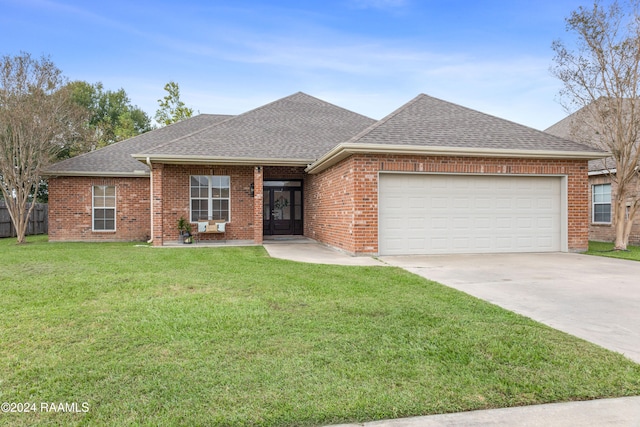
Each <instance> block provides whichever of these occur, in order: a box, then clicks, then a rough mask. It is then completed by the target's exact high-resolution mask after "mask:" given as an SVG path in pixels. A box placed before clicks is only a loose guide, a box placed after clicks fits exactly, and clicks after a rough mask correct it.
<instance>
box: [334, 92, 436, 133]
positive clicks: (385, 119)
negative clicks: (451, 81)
mask: <svg viewBox="0 0 640 427" xmlns="http://www.w3.org/2000/svg"><path fill="white" fill-rule="evenodd" d="M422 97H427V95H425V94H424V93H420V94H418V96H416V97H415V98H413V99H411V100H409V101H408V102H406V103H404V104H402V105H401V106H400V107H398V108H396V109H395V110H393V111H392V112H391V113H389V114H387V115H386V116H384V117H383V118H381V119H380V120H378V121H377V122H375V123H373V124H372V125H371V126H369V127H367V128H366V129H364V130H363V131H361V132H360V133H358V134H356V135H354V136H353V137H351V139H349V140H348V141H346V142H345V144H352V143H355V142H357V141H358V140H359V139H361V138H363V137H364V136H365V135H367V134H369V133H371V132H373V131H374V130H375V129H377V128H379V127H380V126H382V125H383V124H385V123H387V122H388V121H389V120H391V119H392V118H393V117H395V116H397V115H398V114H400V112H402V111H403V110H405V109H407V108H408V107H409V106H410V105H413V104H415V103H416V102H417V101H418V99H420V98H422Z"/></svg>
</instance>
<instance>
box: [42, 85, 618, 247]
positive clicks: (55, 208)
mask: <svg viewBox="0 0 640 427" xmlns="http://www.w3.org/2000/svg"><path fill="white" fill-rule="evenodd" d="M605 155H606V153H604V152H602V151H600V150H597V149H594V148H592V147H589V146H586V145H582V144H578V143H575V142H572V141H569V140H566V139H562V138H558V137H555V136H553V135H550V134H547V133H544V132H540V131H537V130H534V129H531V128H528V127H525V126H522V125H518V124H515V123H512V122H509V121H506V120H503V119H499V118H496V117H493V116H489V115H486V114H483V113H480V112H478V111H474V110H470V109H468V108H465V107H461V106H459V105H455V104H451V103H448V102H445V101H442V100H439V99H435V98H432V97H429V96H426V95H419V96H417V97H416V98H415V99H413V100H412V101H410V102H409V103H407V104H406V105H404V106H402V107H401V108H399V109H398V110H396V111H395V112H393V113H391V114H390V115H389V116H387V117H385V118H384V119H382V120H380V121H375V120H373V119H370V118H367V117H364V116H362V115H359V114H356V113H354V112H351V111H348V110H345V109H343V108H340V107H337V106H335V105H332V104H329V103H327V102H324V101H322V100H319V99H317V98H314V97H311V96H309V95H306V94H304V93H296V94H294V95H291V96H288V97H286V98H283V99H280V100H278V101H275V102H272V103H270V104H267V105H265V106H262V107H259V108H257V109H255V110H252V111H249V112H247V113H244V114H241V115H238V116H233V117H228V116H227V117H225V116H197V117H195V118H192V119H187V120H185V121H183V122H179V123H177V124H174V125H172V126H169V127H166V128H162V129H158V130H155V131H152V132H150V133H148V134H144V135H141V136H138V137H136V138H132V139H130V140H128V141H123V142H120V143H117V144H114V145H112V146H109V147H107V148H104V149H102V150H97V151H95V152H92V153H88V154H85V155H83V156H79V157H76V158H72V159H68V160H65V161H63V162H60V163H58V164H55V165H53V166H52V167H51V168H50V169H49V170H48V175H49V176H50V179H49V193H50V195H49V200H50V214H49V218H50V224H49V239H50V240H51V241H61V240H86V241H94V240H142V239H148V238H150V239H151V240H152V241H153V244H154V245H157V246H159V245H164V244H168V243H174V242H176V241H177V240H178V229H177V227H176V224H177V222H178V219H179V218H180V217H185V218H188V219H189V220H190V221H191V222H192V223H195V222H196V221H197V220H199V219H202V218H208V219H224V220H226V221H227V227H226V235H224V236H221V235H216V234H212V235H207V236H206V238H207V239H223V238H224V239H226V240H239V241H247V242H255V243H258V244H259V243H262V242H263V239H264V238H265V237H266V236H274V235H304V236H308V237H310V238H313V239H316V240H318V241H320V242H323V243H325V244H328V245H331V246H333V247H336V248H339V249H341V250H344V251H346V252H349V253H353V254H385V255H390V254H434V253H477V252H542V251H584V250H586V249H587V246H588V228H589V217H588V212H589V208H588V203H589V187H588V183H587V179H588V178H587V162H588V161H589V160H591V159H596V158H602V157H604V156H605Z"/></svg>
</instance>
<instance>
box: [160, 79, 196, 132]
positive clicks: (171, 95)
mask: <svg viewBox="0 0 640 427" xmlns="http://www.w3.org/2000/svg"><path fill="white" fill-rule="evenodd" d="M164 90H166V91H167V95H166V96H165V97H164V98H163V99H158V103H159V104H160V108H159V109H158V111H156V117H155V119H156V122H158V123H159V124H160V125H161V126H166V125H170V124H171V123H176V122H179V121H180V120H184V119H188V118H189V117H191V116H192V115H193V109H192V108H189V107H187V106H185V104H184V102H182V101H181V100H180V87H179V86H178V83H176V82H173V81H170V82H169V83H167V84H166V85H164Z"/></svg>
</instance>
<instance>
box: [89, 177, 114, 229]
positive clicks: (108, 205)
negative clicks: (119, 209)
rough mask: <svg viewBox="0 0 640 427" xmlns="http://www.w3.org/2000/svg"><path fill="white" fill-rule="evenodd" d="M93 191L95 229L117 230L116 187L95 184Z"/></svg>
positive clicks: (93, 222)
mask: <svg viewBox="0 0 640 427" xmlns="http://www.w3.org/2000/svg"><path fill="white" fill-rule="evenodd" d="M92 192H93V196H92V199H93V207H92V217H93V218H92V227H93V228H92V229H93V231H116V187H115V186H113V185H94V186H93V191H92Z"/></svg>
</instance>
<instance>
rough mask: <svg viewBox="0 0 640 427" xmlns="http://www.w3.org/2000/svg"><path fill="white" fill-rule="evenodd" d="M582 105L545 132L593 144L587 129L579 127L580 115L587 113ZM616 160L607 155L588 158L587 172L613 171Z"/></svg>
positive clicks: (602, 172) (595, 173) (592, 173)
mask: <svg viewBox="0 0 640 427" xmlns="http://www.w3.org/2000/svg"><path fill="white" fill-rule="evenodd" d="M585 108H587V107H583V108H581V109H579V110H578V111H576V112H575V113H573V114H570V115H569V116H567V117H565V118H564V119H562V120H560V121H559V122H558V123H555V124H553V125H551V126H549V127H548V128H547V129H545V132H547V133H550V134H551V135H555V136H558V137H560V138H567V139H575V140H580V141H582V142H584V143H585V144H588V145H592V146H595V143H594V142H593V141H591V140H590V137H591V135H589V130H588V129H580V128H579V123H580V121H582V120H584V119H583V118H582V117H581V116H582V115H583V114H587V113H586V111H585ZM615 170H616V161H615V160H614V158H613V157H607V158H604V159H596V160H589V174H590V175H598V174H606V173H609V172H615Z"/></svg>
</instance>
